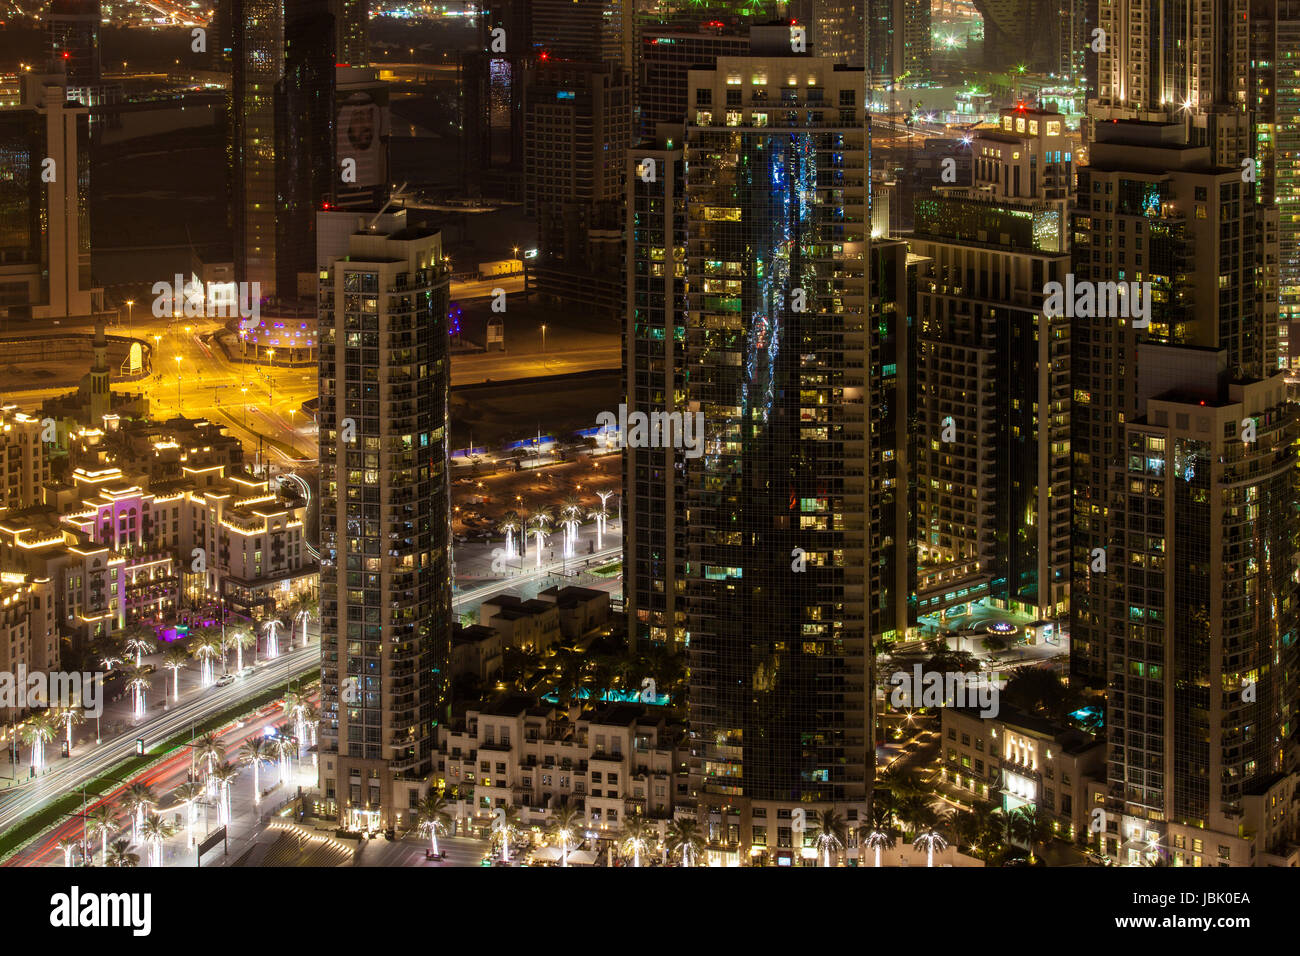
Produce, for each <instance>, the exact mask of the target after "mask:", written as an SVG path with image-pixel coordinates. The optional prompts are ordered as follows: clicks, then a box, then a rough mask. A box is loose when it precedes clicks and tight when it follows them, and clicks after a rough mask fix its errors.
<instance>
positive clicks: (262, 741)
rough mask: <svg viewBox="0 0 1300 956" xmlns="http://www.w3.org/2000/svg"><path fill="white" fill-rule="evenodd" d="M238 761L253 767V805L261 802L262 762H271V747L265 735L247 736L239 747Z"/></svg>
mask: <svg viewBox="0 0 1300 956" xmlns="http://www.w3.org/2000/svg"><path fill="white" fill-rule="evenodd" d="M239 762H240V763H241V764H243V765H244V766H245V767H252V768H253V805H254V806H260V805H261V803H262V774H261V771H262V764H264V763H270V762H271V747H270V745H269V744H268V743H267V741H266V738H265V737H249V738H248V739H247V740H245V741H244V746H242V747H241V748H239Z"/></svg>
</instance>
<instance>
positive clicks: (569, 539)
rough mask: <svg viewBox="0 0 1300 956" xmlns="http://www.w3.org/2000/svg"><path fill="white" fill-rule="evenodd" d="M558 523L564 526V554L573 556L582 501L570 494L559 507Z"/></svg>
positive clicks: (580, 522) (580, 518) (569, 556)
mask: <svg viewBox="0 0 1300 956" xmlns="http://www.w3.org/2000/svg"><path fill="white" fill-rule="evenodd" d="M560 524H561V525H562V526H563V527H564V556H565V557H566V558H571V557H573V553H574V546H575V545H576V544H577V543H578V527H579V526H580V525H581V524H582V501H581V500H580V499H578V498H577V497H575V496H573V495H570V496H569V497H567V498H565V499H564V504H563V505H561V507H560Z"/></svg>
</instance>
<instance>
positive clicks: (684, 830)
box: [666, 819, 704, 866]
mask: <svg viewBox="0 0 1300 956" xmlns="http://www.w3.org/2000/svg"><path fill="white" fill-rule="evenodd" d="M666 843H667V846H668V854H669V856H672V855H677V856H679V857H681V861H682V866H694V865H695V859H696V858H697V857H698V856H699V855H700V854H701V853H703V852H704V835H703V834H701V833H700V825H699V823H698V822H697V821H695V820H689V819H682V820H674V821H673V822H672V823H671V824H670V825H669V826H668V839H667V840H666Z"/></svg>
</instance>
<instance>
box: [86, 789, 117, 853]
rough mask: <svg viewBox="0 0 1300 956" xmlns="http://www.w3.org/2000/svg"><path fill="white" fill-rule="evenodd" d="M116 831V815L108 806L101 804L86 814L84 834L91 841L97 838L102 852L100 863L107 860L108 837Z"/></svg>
mask: <svg viewBox="0 0 1300 956" xmlns="http://www.w3.org/2000/svg"><path fill="white" fill-rule="evenodd" d="M117 829H118V826H117V814H115V813H114V812H113V807H112V806H111V805H110V804H107V803H101V804H100V805H99V806H97V807H92V808H91V809H90V810H88V811H87V812H86V834H87V835H88V836H89V837H90V838H91V839H92V840H93V839H94V838H95V837H99V839H100V848H101V850H102V851H103V855H102V857H101V861H104V860H107V859H108V835H109V834H110V833H116V832H117Z"/></svg>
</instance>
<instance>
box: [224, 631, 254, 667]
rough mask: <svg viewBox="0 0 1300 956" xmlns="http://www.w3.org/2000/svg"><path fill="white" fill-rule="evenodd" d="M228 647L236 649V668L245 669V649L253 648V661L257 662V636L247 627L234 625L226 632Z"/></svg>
mask: <svg viewBox="0 0 1300 956" xmlns="http://www.w3.org/2000/svg"><path fill="white" fill-rule="evenodd" d="M226 647H233V648H234V649H235V670H236V671H242V670H243V669H244V649H245V648H247V647H251V648H252V649H253V663H254V664H256V663H257V636H256V635H255V634H253V632H252V631H250V630H248V628H245V627H234V628H231V629H230V630H229V631H227V632H226Z"/></svg>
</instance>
